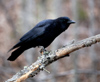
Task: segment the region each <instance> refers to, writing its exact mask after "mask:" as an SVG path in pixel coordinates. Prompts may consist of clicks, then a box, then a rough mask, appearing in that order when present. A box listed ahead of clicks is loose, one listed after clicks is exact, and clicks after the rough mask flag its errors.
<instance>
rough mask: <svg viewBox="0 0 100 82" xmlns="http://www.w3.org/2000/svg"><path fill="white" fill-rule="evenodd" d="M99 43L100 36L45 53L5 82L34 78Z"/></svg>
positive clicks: (20, 81)
mask: <svg viewBox="0 0 100 82" xmlns="http://www.w3.org/2000/svg"><path fill="white" fill-rule="evenodd" d="M97 42H100V34H98V35H96V36H92V37H90V38H87V39H84V40H81V41H77V42H72V43H70V44H68V45H66V46H64V47H62V48H60V49H58V50H55V51H54V52H45V53H44V55H42V56H41V57H40V58H39V59H38V60H37V61H36V62H35V63H33V64H31V65H30V66H25V67H24V69H23V70H21V71H20V72H18V73H16V74H15V75H14V76H13V77H12V78H11V79H8V80H7V81H5V82H22V81H24V80H26V79H27V78H31V77H34V76H35V75H37V74H38V73H39V72H40V71H41V70H43V69H45V67H46V66H47V65H49V64H51V63H52V62H54V61H56V60H58V59H60V58H63V57H65V56H68V55H67V54H70V53H72V52H74V51H76V50H79V49H81V48H84V47H89V46H91V45H92V44H95V43H97Z"/></svg>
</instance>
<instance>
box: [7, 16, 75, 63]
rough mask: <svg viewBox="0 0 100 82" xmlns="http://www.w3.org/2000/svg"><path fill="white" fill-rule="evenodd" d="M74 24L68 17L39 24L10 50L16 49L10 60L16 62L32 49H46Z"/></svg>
mask: <svg viewBox="0 0 100 82" xmlns="http://www.w3.org/2000/svg"><path fill="white" fill-rule="evenodd" d="M72 23H75V22H74V21H72V20H70V18H68V17H59V18H57V19H47V20H43V21H41V22H39V23H38V24H37V25H36V26H35V27H34V28H32V29H31V30H30V31H29V32H27V33H26V34H25V35H24V36H22V38H20V41H19V42H18V43H17V44H16V45H15V46H13V47H12V48H11V49H10V50H9V51H11V50H13V49H15V50H14V51H13V52H12V54H11V56H10V57H9V58H8V60H10V61H14V60H15V59H16V58H17V57H18V56H19V55H21V53H23V52H24V51H25V50H27V49H29V48H32V47H36V46H43V47H44V48H46V47H47V46H49V45H50V44H51V43H52V41H53V40H54V39H55V38H56V37H57V36H58V35H60V34H61V33H62V32H64V31H65V30H66V29H67V28H68V27H69V25H70V24H72Z"/></svg>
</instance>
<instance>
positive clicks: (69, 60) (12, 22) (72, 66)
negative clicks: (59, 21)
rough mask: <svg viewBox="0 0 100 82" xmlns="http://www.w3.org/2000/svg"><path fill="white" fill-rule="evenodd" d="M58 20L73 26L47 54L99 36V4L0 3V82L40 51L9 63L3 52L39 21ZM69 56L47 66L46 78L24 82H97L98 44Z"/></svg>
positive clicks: (66, 0)
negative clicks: (67, 18) (69, 44)
mask: <svg viewBox="0 0 100 82" xmlns="http://www.w3.org/2000/svg"><path fill="white" fill-rule="evenodd" d="M60 16H68V17H69V18H71V19H72V20H74V21H76V24H73V25H71V26H70V28H68V30H67V31H65V32H64V33H63V34H61V35H60V36H59V37H57V38H56V40H54V42H53V43H52V44H51V45H50V46H49V47H48V50H55V49H58V48H60V47H62V46H63V45H66V44H67V43H68V42H70V41H71V40H73V39H75V40H82V39H85V38H88V37H90V36H93V35H96V34H99V33H100V0H0V82H4V81H5V80H7V79H9V78H11V77H12V76H13V75H14V74H15V73H17V72H18V71H20V70H21V69H23V68H24V66H27V65H30V64H31V63H33V62H35V61H36V60H37V58H38V56H39V55H40V54H39V50H40V49H38V48H34V49H30V50H27V51H25V52H24V53H23V54H22V55H21V56H20V57H19V58H18V59H17V60H16V61H14V62H9V61H7V58H8V57H9V56H10V53H7V51H8V50H9V49H10V48H11V47H12V46H13V45H14V44H16V43H17V42H18V40H19V39H20V37H21V36H22V35H24V34H25V33H26V32H27V31H29V30H30V29H31V28H33V27H34V26H35V25H36V24H37V23H38V22H39V21H41V20H44V19H54V18H57V17H60ZM70 55H71V56H70V57H66V58H63V59H60V60H58V61H56V62H55V63H53V64H51V65H49V66H48V67H47V68H46V69H48V70H49V71H50V72H51V73H50V74H48V73H47V72H45V71H42V72H40V73H39V74H38V75H37V76H35V77H34V78H33V79H30V80H29V79H28V80H27V81H25V82H33V81H34V82H100V43H98V44H95V45H94V46H91V47H89V48H84V49H81V50H78V51H77V52H74V53H71V54H70Z"/></svg>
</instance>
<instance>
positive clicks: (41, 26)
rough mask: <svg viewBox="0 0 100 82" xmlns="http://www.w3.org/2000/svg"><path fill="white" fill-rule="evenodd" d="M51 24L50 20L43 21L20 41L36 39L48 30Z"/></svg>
mask: <svg viewBox="0 0 100 82" xmlns="http://www.w3.org/2000/svg"><path fill="white" fill-rule="evenodd" d="M51 23H52V20H44V21H41V22H40V23H38V24H37V25H36V26H35V27H34V28H33V29H31V30H30V31H29V32H27V33H26V34H25V35H24V36H23V37H22V38H20V41H27V40H28V41H29V40H31V39H32V40H33V39H35V38H37V37H38V36H40V35H42V34H43V33H44V31H45V29H46V28H48V27H49V26H50V25H51Z"/></svg>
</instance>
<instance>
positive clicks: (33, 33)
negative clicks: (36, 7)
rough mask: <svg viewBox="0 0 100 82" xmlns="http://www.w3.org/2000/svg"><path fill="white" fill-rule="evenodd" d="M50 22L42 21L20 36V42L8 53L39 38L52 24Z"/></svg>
mask: <svg viewBox="0 0 100 82" xmlns="http://www.w3.org/2000/svg"><path fill="white" fill-rule="evenodd" d="M52 22H53V21H52V20H44V21H41V22H40V23H38V24H37V25H36V26H35V27H34V28H32V29H31V30H30V31H29V32H27V33H26V34H25V35H24V36H22V38H20V41H19V42H18V43H17V44H16V45H14V46H13V47H12V48H11V49H10V50H9V51H11V50H13V49H15V48H17V47H20V46H21V45H22V44H24V43H26V42H29V41H31V40H34V39H35V38H38V37H39V36H41V35H42V34H43V33H44V31H45V29H46V28H48V27H49V26H50V25H51V24H52ZM9 51H8V52H9Z"/></svg>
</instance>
